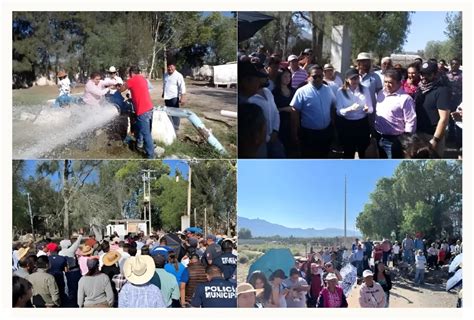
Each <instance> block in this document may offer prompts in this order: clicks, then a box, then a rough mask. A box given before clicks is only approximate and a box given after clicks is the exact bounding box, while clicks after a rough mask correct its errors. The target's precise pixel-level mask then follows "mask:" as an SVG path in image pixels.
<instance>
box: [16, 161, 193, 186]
mask: <svg viewBox="0 0 474 320" xmlns="http://www.w3.org/2000/svg"><path fill="white" fill-rule="evenodd" d="M132 161H134V160H132ZM25 162H26V167H25V174H24V176H25V177H29V176H35V175H36V165H37V163H38V162H40V161H36V160H27V161H25ZM163 162H164V163H165V164H166V165H168V166H169V167H170V169H171V170H170V176H172V177H174V175H175V172H176V169H178V170H179V171H181V173H182V174H183V177H184V179H185V180H187V179H188V165H187V162H186V161H183V160H163ZM97 178H98V175H97V173H93V174H92V175H91V176H90V178H89V181H90V182H92V181H94V180H96V179H97ZM58 179H59V177H58V176H57V175H56V176H54V177H52V181H53V183H57V182H58Z"/></svg>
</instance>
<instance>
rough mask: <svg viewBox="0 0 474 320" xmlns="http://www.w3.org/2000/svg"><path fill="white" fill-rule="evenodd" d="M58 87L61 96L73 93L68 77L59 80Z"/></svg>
mask: <svg viewBox="0 0 474 320" xmlns="http://www.w3.org/2000/svg"><path fill="white" fill-rule="evenodd" d="M58 87H59V95H60V96H62V95H65V94H70V93H71V81H70V80H69V78H68V77H66V78H64V79H61V80H59V82H58Z"/></svg>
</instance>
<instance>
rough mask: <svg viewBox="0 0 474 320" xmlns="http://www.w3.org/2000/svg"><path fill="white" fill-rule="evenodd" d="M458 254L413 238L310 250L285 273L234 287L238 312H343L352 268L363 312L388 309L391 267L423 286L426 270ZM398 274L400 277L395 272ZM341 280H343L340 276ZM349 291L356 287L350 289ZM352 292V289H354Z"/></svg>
mask: <svg viewBox="0 0 474 320" xmlns="http://www.w3.org/2000/svg"><path fill="white" fill-rule="evenodd" d="M461 253H462V242H461V240H455V241H449V242H448V241H447V240H443V241H440V240H436V241H434V242H433V243H431V244H430V243H429V242H428V241H427V240H426V239H422V237H421V235H420V234H417V235H416V237H415V238H414V239H412V238H411V237H410V236H409V235H407V236H406V238H405V239H403V241H401V242H398V241H394V242H393V243H392V242H391V241H390V240H388V239H383V240H382V241H371V240H370V239H369V238H367V239H366V241H360V240H359V239H355V241H354V242H353V244H352V247H351V248H350V249H346V248H344V247H325V248H324V249H321V250H320V251H319V252H314V251H313V249H312V248H311V251H310V254H308V256H307V257H304V258H303V257H302V258H298V259H296V262H295V267H294V268H292V269H291V270H290V272H289V274H288V275H287V274H285V272H284V271H283V270H282V269H278V270H275V271H274V272H273V273H272V274H271V275H270V276H269V277H267V276H266V275H265V273H264V272H262V271H259V270H257V271H254V272H253V273H251V274H249V275H248V277H247V280H246V282H244V283H240V284H239V285H238V286H237V306H238V307H239V308H314V307H316V308H347V307H350V305H349V303H348V301H347V297H346V295H345V292H346V291H345V290H344V289H343V284H345V282H347V281H348V280H347V279H345V278H343V275H342V274H341V271H342V269H344V268H345V267H346V265H347V264H349V263H350V264H352V266H353V267H354V269H355V270H356V271H354V272H356V274H357V283H358V284H360V287H359V288H358V297H359V299H358V303H359V306H360V307H362V308H388V307H389V302H390V291H391V289H392V286H393V284H392V282H393V280H394V279H393V277H394V274H395V273H394V272H393V270H394V268H397V269H399V270H401V269H406V270H408V269H409V268H412V269H413V270H414V275H412V274H411V273H409V272H408V271H407V274H406V276H408V277H412V279H411V280H412V281H413V285H415V286H423V285H424V275H425V272H426V271H428V272H429V271H430V270H434V269H437V268H439V267H440V266H442V265H447V264H449V263H450V261H452V260H453V259H454V258H455V257H456V256H457V255H459V254H461ZM400 274H402V273H400ZM344 276H346V275H344ZM349 285H351V286H354V285H355V283H352V284H349ZM354 290H355V289H354Z"/></svg>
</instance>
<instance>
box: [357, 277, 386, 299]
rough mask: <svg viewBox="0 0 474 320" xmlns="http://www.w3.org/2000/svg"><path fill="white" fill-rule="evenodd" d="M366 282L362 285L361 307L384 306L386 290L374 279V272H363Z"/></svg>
mask: <svg viewBox="0 0 474 320" xmlns="http://www.w3.org/2000/svg"><path fill="white" fill-rule="evenodd" d="M362 276H363V278H364V283H363V284H362V286H361V287H360V293H359V304H360V306H361V308H384V307H385V299H386V298H385V292H384V290H383V288H382V286H381V285H380V284H379V283H378V282H375V281H374V273H373V272H372V271H370V270H365V271H364V272H363V273H362Z"/></svg>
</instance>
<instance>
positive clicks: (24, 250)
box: [17, 247, 30, 260]
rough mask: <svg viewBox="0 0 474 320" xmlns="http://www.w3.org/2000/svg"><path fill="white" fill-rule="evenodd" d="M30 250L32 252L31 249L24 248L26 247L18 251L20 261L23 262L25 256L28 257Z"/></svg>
mask: <svg viewBox="0 0 474 320" xmlns="http://www.w3.org/2000/svg"><path fill="white" fill-rule="evenodd" d="M29 250H30V249H29V248H24V247H22V248H20V249H18V253H17V256H18V260H21V259H22V258H23V257H24V256H26V254H27V253H28V251H29Z"/></svg>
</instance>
